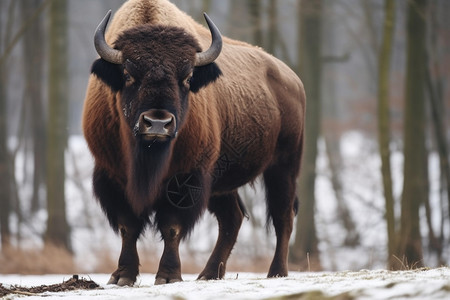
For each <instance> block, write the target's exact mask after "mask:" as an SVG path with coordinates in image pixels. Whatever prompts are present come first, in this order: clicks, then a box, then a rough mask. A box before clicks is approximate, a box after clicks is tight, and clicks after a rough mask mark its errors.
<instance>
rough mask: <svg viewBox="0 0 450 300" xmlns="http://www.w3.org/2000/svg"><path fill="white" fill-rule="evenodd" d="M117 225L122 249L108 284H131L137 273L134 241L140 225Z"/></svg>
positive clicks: (136, 255) (136, 253) (137, 265)
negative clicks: (116, 266)
mask: <svg viewBox="0 0 450 300" xmlns="http://www.w3.org/2000/svg"><path fill="white" fill-rule="evenodd" d="M119 227H120V234H121V236H122V251H121V252H120V257H119V266H118V268H117V270H116V271H114V273H113V274H112V275H111V278H110V279H109V281H108V284H117V285H119V286H125V285H129V286H132V285H133V284H134V282H135V281H136V277H137V275H138V274H139V256H138V252H137V249H136V242H137V239H138V237H139V235H140V233H141V230H142V227H140V226H123V225H119Z"/></svg>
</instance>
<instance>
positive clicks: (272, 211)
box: [264, 160, 298, 277]
mask: <svg viewBox="0 0 450 300" xmlns="http://www.w3.org/2000/svg"><path fill="white" fill-rule="evenodd" d="M292 162H294V163H295V160H293V161H292ZM297 172H298V168H295V167H293V164H292V163H291V164H289V163H286V164H278V165H273V166H271V167H269V168H268V169H267V170H266V171H265V172H264V182H265V185H266V197H267V209H268V220H270V219H272V222H273V225H274V227H275V234H276V237H277V244H276V249H275V255H274V257H273V260H272V264H271V265H270V269H269V273H268V275H267V276H268V277H280V276H287V275H288V267H287V255H288V247H289V238H290V236H291V232H292V228H293V222H294V216H295V212H296V208H295V179H296V177H297Z"/></svg>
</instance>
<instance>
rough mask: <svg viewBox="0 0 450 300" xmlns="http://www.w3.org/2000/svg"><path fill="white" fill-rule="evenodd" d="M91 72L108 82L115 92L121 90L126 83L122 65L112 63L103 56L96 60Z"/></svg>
mask: <svg viewBox="0 0 450 300" xmlns="http://www.w3.org/2000/svg"><path fill="white" fill-rule="evenodd" d="M91 73H92V74H95V75H96V76H97V77H98V78H99V79H100V80H102V81H103V82H104V83H106V84H107V85H108V86H109V87H110V88H111V90H112V91H113V92H117V91H119V90H121V89H122V88H123V85H124V83H125V81H124V78H123V73H122V70H121V67H120V65H116V64H112V63H110V62H107V61H106V60H103V59H102V58H99V59H97V60H96V61H94V63H93V64H92V68H91Z"/></svg>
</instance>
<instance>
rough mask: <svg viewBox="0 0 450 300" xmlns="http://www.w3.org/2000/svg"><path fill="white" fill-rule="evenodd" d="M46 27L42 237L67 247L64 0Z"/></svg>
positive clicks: (56, 3) (54, 5)
mask: <svg viewBox="0 0 450 300" xmlns="http://www.w3.org/2000/svg"><path fill="white" fill-rule="evenodd" d="M49 25H50V28H49V39H50V45H49V51H50V55H49V57H50V66H49V104H48V109H49V111H48V124H47V134H48V140H47V211H48V219H47V231H46V234H45V240H46V241H47V242H51V243H53V244H55V245H57V246H61V247H64V248H66V249H67V250H71V244H70V228H69V225H68V223H67V220H66V206H65V189H64V182H65V167H64V151H65V149H66V145H67V119H68V112H67V107H68V103H67V101H68V100H67V91H68V72H67V64H68V47H67V42H68V38H67V35H68V33H67V1H66V0H58V1H53V2H52V3H51V7H50V24H49Z"/></svg>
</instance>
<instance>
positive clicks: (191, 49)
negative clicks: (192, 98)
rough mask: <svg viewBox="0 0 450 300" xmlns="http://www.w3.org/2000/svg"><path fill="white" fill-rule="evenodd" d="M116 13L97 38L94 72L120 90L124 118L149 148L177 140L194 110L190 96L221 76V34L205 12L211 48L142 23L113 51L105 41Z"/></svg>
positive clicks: (182, 34) (180, 33)
mask: <svg viewBox="0 0 450 300" xmlns="http://www.w3.org/2000/svg"><path fill="white" fill-rule="evenodd" d="M109 17H110V12H108V14H107V15H106V16H105V18H104V19H103V21H102V22H101V23H100V25H99V26H98V28H97V31H96V34H95V47H96V50H97V52H98V54H99V55H100V57H101V58H100V59H98V60H97V61H96V62H94V64H93V67H92V72H93V73H94V74H95V75H97V76H98V77H99V78H100V79H101V80H103V81H104V82H105V83H106V84H107V85H108V86H109V87H110V88H111V89H112V90H113V91H114V92H120V99H121V106H122V111H123V114H124V116H125V118H126V120H127V122H128V125H129V126H130V128H131V132H133V134H134V135H135V136H136V138H137V139H138V141H139V142H141V143H142V144H143V145H144V146H145V145H147V144H148V143H155V142H167V141H170V140H171V139H173V138H175V137H176V135H177V132H178V130H179V129H180V128H181V125H182V124H183V121H184V118H185V116H186V113H187V110H188V106H189V103H188V95H189V92H194V93H195V92H198V91H199V89H201V88H202V87H204V86H206V85H207V84H209V83H210V82H212V81H214V80H215V79H217V77H219V76H220V75H221V72H220V70H219V68H218V67H217V65H216V64H215V63H214V60H215V59H216V58H217V57H218V56H219V54H220V51H221V49H222V38H221V35H220V32H219V30H218V29H217V27H216V26H215V25H214V23H213V22H212V21H211V20H210V19H209V17H208V16H207V15H206V14H205V18H206V21H207V23H208V26H209V27H210V31H211V34H212V39H213V40H212V43H211V47H210V48H209V49H208V50H206V51H205V52H200V51H201V48H200V46H199V44H198V42H197V41H196V40H195V39H194V37H192V36H191V35H189V34H188V33H186V32H185V31H184V30H183V29H181V28H177V27H168V26H162V25H141V26H137V27H134V28H132V29H129V30H127V31H125V32H123V33H122V34H121V35H120V36H119V37H118V39H117V41H116V42H115V48H114V49H113V48H110V47H109V46H108V45H107V43H106V41H105V38H104V32H105V28H106V26H107V23H108V20H109Z"/></svg>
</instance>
